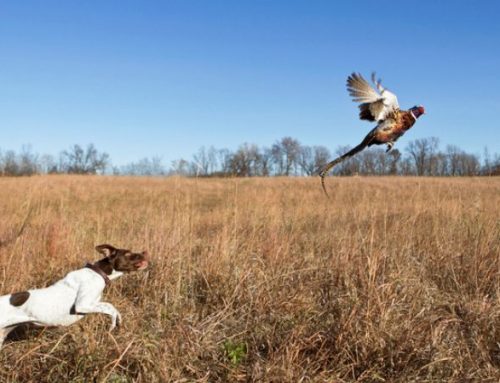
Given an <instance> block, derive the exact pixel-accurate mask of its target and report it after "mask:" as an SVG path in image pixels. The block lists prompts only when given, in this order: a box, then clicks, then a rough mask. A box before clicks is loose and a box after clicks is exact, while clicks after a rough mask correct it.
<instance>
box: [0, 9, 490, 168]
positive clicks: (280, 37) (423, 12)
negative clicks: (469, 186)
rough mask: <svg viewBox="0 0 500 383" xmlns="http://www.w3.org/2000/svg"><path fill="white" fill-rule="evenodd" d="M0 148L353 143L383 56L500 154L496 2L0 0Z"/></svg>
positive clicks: (393, 72) (440, 115)
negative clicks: (363, 100) (367, 80)
mask: <svg viewBox="0 0 500 383" xmlns="http://www.w3.org/2000/svg"><path fill="white" fill-rule="evenodd" d="M0 52H1V54H0V132H1V139H0V148H1V149H4V150H5V149H14V150H19V149H21V147H22V145H25V144H30V145H32V147H33V150H34V151H36V152H39V153H50V154H54V155H57V154H58V153H59V152H60V151H61V150H63V149H67V148H69V147H70V146H71V145H72V144H75V143H78V144H81V145H87V144H88V143H94V144H95V145H96V147H97V148H98V149H99V150H101V151H106V152H108V153H109V154H110V155H111V158H112V160H113V163H114V164H116V165H122V164H125V163H128V162H131V161H136V160H138V159H140V158H143V157H146V156H147V157H150V156H153V155H158V156H161V157H162V158H163V161H164V163H165V164H169V163H170V161H171V160H173V159H177V158H180V157H184V158H187V159H189V158H191V155H192V154H193V153H194V152H196V150H197V149H198V148H199V147H200V146H203V145H204V146H207V147H208V146H211V145H213V146H215V147H217V148H222V147H226V148H229V149H236V147H237V146H238V145H239V144H241V143H243V142H250V143H256V144H258V145H271V144H272V143H273V142H274V141H275V140H277V139H279V138H281V137H283V136H292V137H294V138H297V139H298V140H299V141H300V142H301V143H303V144H307V145H317V144H321V145H325V146H327V147H329V148H330V149H336V148H337V147H338V146H340V145H351V146H352V145H355V144H357V143H358V142H359V141H360V140H361V139H362V138H363V137H364V135H365V134H366V133H367V132H368V130H369V129H371V125H370V124H369V123H367V122H362V121H359V120H358V119H357V115H358V111H357V107H356V105H355V104H354V103H353V102H351V100H350V99H349V97H348V94H347V92H346V90H345V80H346V77H347V76H348V75H349V74H350V73H351V72H352V71H359V72H361V73H364V74H365V75H366V76H369V75H370V73H371V71H373V70H375V71H377V73H378V74H379V75H380V76H381V77H382V79H383V81H384V84H385V85H386V86H387V87H388V88H389V89H391V90H392V91H394V92H395V93H396V94H397V95H398V98H399V103H400V105H401V107H402V108H409V107H411V106H413V105H416V104H422V105H424V106H425V107H426V110H427V112H428V114H427V115H425V116H424V117H422V118H421V119H420V120H419V121H418V123H417V124H416V125H415V127H414V128H413V129H412V130H411V131H410V132H408V133H407V134H406V135H405V136H404V137H403V138H402V139H400V141H399V142H398V143H397V144H396V147H399V148H400V149H402V148H404V146H406V144H407V143H408V141H410V140H412V139H416V138H420V137H429V136H436V137H438V138H439V139H440V140H441V146H442V147H443V146H444V145H445V144H454V145H458V146H460V147H461V148H463V149H465V150H467V151H469V152H473V153H476V154H479V155H481V154H482V152H483V149H484V147H485V146H488V148H489V150H490V152H492V153H494V152H496V153H498V152H500V129H499V128H500V118H499V117H498V112H499V110H500V1H495V0H491V1H451V0H450V1H437V0H432V1H426V0H421V1H411V2H410V1H394V0H392V1H385V0H379V1H333V0H331V1H315V0H302V1H296V0H274V1H263V0H252V1H250V0H248V1H246V0H238V1H236V0H226V1H219V0H197V1H194V0H178V1H169V0H163V1H139V0H137V1H123V0H120V1H111V0H109V1H104V0H103V1H63V0H61V1H51V0H40V1H30V0H23V1H18V0H12V1H7V0H4V1H0Z"/></svg>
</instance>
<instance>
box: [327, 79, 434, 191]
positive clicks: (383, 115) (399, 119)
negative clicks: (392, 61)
mask: <svg viewBox="0 0 500 383" xmlns="http://www.w3.org/2000/svg"><path fill="white" fill-rule="evenodd" d="M372 82H373V85H375V87H376V89H375V88H373V87H371V86H370V84H369V83H368V82H367V81H366V80H365V79H364V78H363V76H361V75H360V74H359V73H353V74H351V75H350V76H349V77H348V78H347V90H348V91H349V95H350V96H351V97H352V100H353V101H355V102H360V103H361V104H360V105H359V118H360V119H361V120H368V121H377V126H376V127H375V128H373V129H372V130H371V131H370V133H368V134H367V136H366V137H365V138H364V140H363V141H361V143H360V144H359V145H358V146H356V147H354V148H353V149H351V150H350V151H348V152H347V153H345V154H343V155H342V156H340V157H338V158H336V159H334V160H333V161H332V162H329V163H328V164H327V165H326V166H325V167H324V168H323V169H322V170H321V172H320V173H319V175H320V177H321V186H323V191H324V192H325V194H326V195H328V193H327V192H326V188H325V176H326V174H327V173H328V171H329V170H330V169H332V168H333V167H334V166H335V165H337V164H339V163H341V162H342V161H344V160H346V159H348V158H349V157H352V156H353V155H355V154H356V153H358V152H360V151H362V150H363V149H364V148H366V147H369V146H372V145H382V144H387V150H386V152H388V151H389V150H391V149H392V147H393V146H394V142H396V141H397V139H398V138H399V137H401V136H402V135H403V134H404V133H405V132H406V131H407V130H408V129H410V128H411V127H412V126H413V124H415V122H416V121H417V118H419V117H420V116H421V115H423V114H424V113H425V110H424V107H423V106H414V107H413V108H410V109H409V110H401V109H399V104H398V99H397V97H396V95H395V94H394V93H391V92H389V91H388V90H387V89H385V88H384V87H383V86H382V84H381V80H380V79H379V80H376V79H375V73H373V74H372ZM377 90H378V91H377Z"/></svg>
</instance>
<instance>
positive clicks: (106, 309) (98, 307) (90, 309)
mask: <svg viewBox="0 0 500 383" xmlns="http://www.w3.org/2000/svg"><path fill="white" fill-rule="evenodd" d="M75 311H76V313H77V314H105V315H109V316H110V317H111V327H110V328H109V331H112V330H113V329H114V328H115V327H116V326H119V325H120V324H121V322H122V316H121V314H120V312H119V311H118V310H117V309H116V308H115V306H113V305H112V304H111V303H107V302H98V303H96V304H94V305H92V306H76V307H75Z"/></svg>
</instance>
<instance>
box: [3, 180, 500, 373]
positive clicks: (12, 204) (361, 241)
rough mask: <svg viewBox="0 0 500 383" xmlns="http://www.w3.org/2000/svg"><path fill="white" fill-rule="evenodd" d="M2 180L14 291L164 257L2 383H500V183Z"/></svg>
mask: <svg viewBox="0 0 500 383" xmlns="http://www.w3.org/2000/svg"><path fill="white" fill-rule="evenodd" d="M327 182H328V186H329V189H330V193H332V194H334V195H333V198H332V199H331V200H330V201H326V200H325V198H324V197H323V195H322V191H321V187H320V184H319V179H237V180H230V179H228V180H208V179H207V180H194V179H191V180H187V179H180V178H169V179H139V178H106V177H69V176H54V177H49V176H45V177H32V178H20V179H9V178H4V179H0V216H1V220H0V239H2V238H6V237H9V236H10V235H14V234H15V233H16V231H17V230H19V227H20V225H21V224H22V222H23V221H24V219H25V217H26V215H27V213H28V212H29V211H30V210H31V216H30V218H29V222H28V225H27V227H26V229H25V231H24V233H23V235H22V236H21V237H20V238H19V239H18V240H17V241H16V242H14V243H11V244H9V245H7V246H5V247H4V248H2V249H0V293H1V294H7V293H10V292H14V291H16V290H22V289H25V288H26V287H35V286H36V287H42V286H45V285H47V284H48V283H50V282H52V281H54V280H56V279H59V278H61V277H63V276H64V275H65V273H67V272H68V271H70V270H72V269H75V268H78V267H81V266H82V265H83V263H84V262H85V261H88V260H93V259H96V258H97V257H98V255H97V254H96V253H95V252H94V251H93V247H94V246H95V245H96V244H99V243H102V242H108V243H112V244H115V245H117V246H123V247H130V248H132V249H136V250H141V249H144V248H147V249H148V250H149V251H150V253H151V254H152V255H153V257H154V260H153V264H152V267H151V268H150V269H149V271H147V272H143V273H141V274H136V275H130V276H126V277H124V278H121V279H120V280H118V281H115V282H114V283H113V284H112V287H111V288H110V289H109V290H108V291H106V293H105V299H106V300H107V301H109V302H112V303H113V304H114V305H115V306H116V307H117V308H118V309H119V310H120V311H121V312H122V314H123V317H124V321H125V322H124V326H123V327H122V328H121V329H120V330H119V331H118V332H114V333H109V332H107V328H108V325H109V320H108V319H107V318H105V317H102V316H89V317H87V318H85V319H84V320H82V321H80V322H79V323H78V324H75V325H73V326H71V327H69V328H64V329H55V330H54V329H53V330H45V331H43V332H42V333H35V334H29V336H28V337H27V338H25V339H21V340H18V341H11V342H10V343H9V342H8V343H6V344H5V346H4V348H3V349H2V350H1V351H0V381H2V382H28V381H29V382H68V381H69V382H89V381H109V382H170V381H177V382H226V381H227V382H251V381H263V382H299V381H301V382H350V381H360V382H361V381H363V382H377V381H380V382H383V381H390V382H397V381H399V382H408V381H422V382H441V381H456V382H463V381H477V382H479V381H481V382H488V381H490V382H497V381H498V380H499V379H500V283H499V282H500V260H499V254H500V239H499V238H500V227H499V225H500V224H499V216H500V214H499V213H500V208H499V206H500V179H499V178H493V179H491V178H490V179H486V178H484V179H476V178H474V179H470V178H469V179H422V178H344V179H339V178H330V179H328V180H327Z"/></svg>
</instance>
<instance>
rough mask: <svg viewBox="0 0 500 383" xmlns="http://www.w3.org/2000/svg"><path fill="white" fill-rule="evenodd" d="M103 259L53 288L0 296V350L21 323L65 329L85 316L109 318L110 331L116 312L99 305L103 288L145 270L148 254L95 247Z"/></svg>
mask: <svg viewBox="0 0 500 383" xmlns="http://www.w3.org/2000/svg"><path fill="white" fill-rule="evenodd" d="M96 250H97V251H98V252H99V253H100V254H102V255H104V256H105V257H104V258H103V259H101V260H99V261H98V262H96V263H93V264H87V265H86V266H85V267H84V268H82V269H79V270H75V271H72V272H70V273H69V274H67V275H66V276H65V277H64V278H63V279H61V280H59V281H57V282H56V283H54V284H53V285H51V286H49V287H46V288H43V289H35V290H28V291H22V292H17V293H14V294H11V295H3V296H0V348H1V347H2V344H3V341H4V340H5V338H6V337H7V335H8V334H9V333H10V332H11V331H12V330H14V329H15V328H16V327H17V326H19V325H21V324H34V325H36V326H51V327H52V326H69V325H71V324H73V323H75V322H77V321H79V320H80V319H82V318H83V317H84V315H86V314H92V313H96V314H97V313H100V314H106V315H109V316H110V317H111V327H110V331H111V330H113V329H114V328H115V327H116V326H119V325H120V324H121V320H122V318H121V315H120V313H119V312H118V310H117V309H116V308H115V307H114V306H113V305H112V304H111V303H107V302H101V296H102V292H103V290H104V288H105V287H106V286H107V285H108V284H109V283H110V281H112V280H114V279H116V278H118V277H120V276H122V275H123V274H124V273H129V272H134V271H139V270H144V269H146V268H147V267H148V264H149V261H148V253H147V251H143V252H142V253H133V252H131V251H130V250H126V249H117V248H115V247H113V246H111V245H108V244H103V245H99V246H96Z"/></svg>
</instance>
